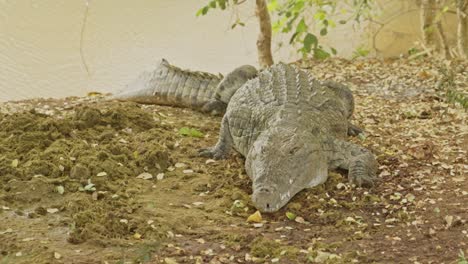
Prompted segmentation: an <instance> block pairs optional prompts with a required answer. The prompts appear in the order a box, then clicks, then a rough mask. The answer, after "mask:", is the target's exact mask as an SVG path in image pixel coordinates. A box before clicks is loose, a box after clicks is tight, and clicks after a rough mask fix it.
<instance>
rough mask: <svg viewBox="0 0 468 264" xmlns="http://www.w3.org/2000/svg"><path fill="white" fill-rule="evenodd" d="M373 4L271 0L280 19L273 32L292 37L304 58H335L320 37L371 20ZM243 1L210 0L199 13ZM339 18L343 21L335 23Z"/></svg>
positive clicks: (365, 1) (271, 8) (353, 0)
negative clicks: (342, 25)
mask: <svg viewBox="0 0 468 264" xmlns="http://www.w3.org/2000/svg"><path fill="white" fill-rule="evenodd" d="M373 1H374V0H343V1H327V0H269V1H268V10H269V11H270V13H271V14H272V15H273V17H275V18H276V19H277V20H276V21H274V22H273V24H272V31H273V32H274V33H283V34H291V37H290V39H289V43H290V44H291V45H297V46H298V47H299V48H298V52H300V53H302V55H303V56H308V55H309V54H312V56H313V57H314V58H316V59H325V58H328V57H330V56H331V55H336V53H337V51H336V49H334V48H333V47H327V48H325V47H323V46H322V45H319V38H320V37H323V36H326V35H328V33H329V32H330V31H331V30H332V29H333V28H335V27H337V24H338V25H339V24H346V23H348V22H349V21H356V22H360V21H361V20H362V18H363V17H365V18H367V17H369V16H370V10H371V4H372V3H373ZM244 2H246V1H242V0H210V1H209V2H208V4H207V5H206V6H203V7H202V8H200V9H199V10H198V12H197V16H201V15H206V14H207V13H208V12H209V11H210V10H211V9H216V8H219V9H221V10H225V9H226V8H227V7H229V6H235V5H239V4H242V3H244ZM345 7H346V8H345ZM338 17H339V18H340V20H338V21H336V19H337V18H338ZM238 25H239V26H244V23H242V22H241V21H240V20H239V18H238V19H237V20H236V22H235V23H234V24H233V25H232V26H231V28H235V27H236V26H238ZM312 25H314V27H312ZM314 28H315V29H316V30H314ZM315 31H317V32H315ZM364 53H365V52H364V50H360V53H358V55H359V56H363V54H364ZM367 53H368V52H367ZM366 55H367V54H366Z"/></svg>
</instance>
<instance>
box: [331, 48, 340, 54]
mask: <svg viewBox="0 0 468 264" xmlns="http://www.w3.org/2000/svg"><path fill="white" fill-rule="evenodd" d="M330 49H331V52H332V54H333V55H336V54H337V53H338V52H337V51H336V49H335V48H333V47H330Z"/></svg>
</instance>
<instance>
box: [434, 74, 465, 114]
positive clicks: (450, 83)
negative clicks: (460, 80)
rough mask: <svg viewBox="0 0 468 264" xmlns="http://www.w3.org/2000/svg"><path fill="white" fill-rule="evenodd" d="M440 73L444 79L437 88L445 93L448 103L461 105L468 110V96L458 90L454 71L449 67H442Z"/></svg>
mask: <svg viewBox="0 0 468 264" xmlns="http://www.w3.org/2000/svg"><path fill="white" fill-rule="evenodd" d="M439 72H440V73H441V74H442V78H441V80H439V82H438V85H437V88H438V89H439V90H441V91H442V92H445V97H446V99H447V101H448V102H449V103H459V104H460V105H461V106H462V107H463V108H464V109H468V95H467V94H466V93H462V92H461V91H458V90H457V89H456V88H457V84H456V83H455V73H454V71H453V70H452V69H449V68H447V67H441V68H439Z"/></svg>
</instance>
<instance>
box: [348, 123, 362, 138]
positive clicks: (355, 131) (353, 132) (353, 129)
mask: <svg viewBox="0 0 468 264" xmlns="http://www.w3.org/2000/svg"><path fill="white" fill-rule="evenodd" d="M363 132H364V131H363V130H362V129H361V128H359V127H358V126H356V125H353V124H351V123H348V136H357V135H359V134H361V133H363Z"/></svg>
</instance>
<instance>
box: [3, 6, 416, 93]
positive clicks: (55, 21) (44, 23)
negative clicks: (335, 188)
mask: <svg viewBox="0 0 468 264" xmlns="http://www.w3.org/2000/svg"><path fill="white" fill-rule="evenodd" d="M382 1H383V0H382ZM386 1H388V2H391V3H393V9H395V8H396V10H398V9H401V7H400V6H399V5H398V4H396V3H400V5H401V6H403V5H404V4H405V3H406V2H407V1H406V0H394V1H389V0H386ZM87 3H89V4H88V5H87ZM205 3H207V1H206V0H132V1H128V0H89V2H88V1H86V0H0V101H6V100H19V99H26V98H32V97H63V96H69V95H85V94H86V93H87V92H90V91H101V92H114V91H117V90H119V89H121V88H122V87H124V85H125V84H127V83H128V82H130V81H131V80H132V79H133V78H135V77H136V76H137V75H138V74H139V73H140V72H141V71H143V70H144V69H149V68H151V67H154V65H155V64H156V63H157V62H158V61H159V60H160V58H166V59H168V60H169V62H171V63H173V64H175V65H177V66H180V67H183V68H190V69H194V70H204V71H209V72H214V73H217V72H221V73H226V72H228V71H229V70H231V69H233V68H235V67H237V66H239V65H242V64H253V65H257V64H256V62H257V55H256V47H255V41H256V38H257V20H256V17H255V16H254V13H253V10H254V6H253V5H254V1H248V2H247V3H246V5H245V6H244V7H243V8H242V9H241V10H238V14H239V16H240V17H241V18H243V21H244V22H246V26H245V27H241V28H238V29H235V30H231V29H230V25H231V23H232V22H233V21H234V20H235V17H236V15H237V14H236V12H230V11H227V12H221V11H214V12H211V13H210V14H208V15H207V16H204V17H195V13H196V11H197V10H198V9H199V8H200V7H201V6H203V4H205ZM408 8H409V7H408ZM86 12H87V14H88V15H87V17H86V21H85V19H84V18H85V13H86ZM412 16H413V17H416V21H417V19H418V16H417V14H416V16H415V15H414V14H412ZM398 21H400V19H398ZM401 21H402V23H404V24H405V25H404V27H405V28H408V25H411V24H415V23H414V19H413V18H412V19H411V20H408V19H406V20H401ZM84 22H85V23H84ZM83 24H85V25H84V30H83ZM412 30H413V31H415V30H414V27H413V29H412ZM382 32H383V35H385V34H387V36H388V37H387V38H386V39H384V40H383V41H381V43H383V44H382V45H383V47H384V48H383V49H381V50H383V51H385V50H389V49H394V50H396V53H398V52H399V50H401V47H400V46H399V45H394V43H393V41H394V39H395V37H394V35H392V34H388V33H385V30H384V31H382ZM398 32H400V33H401V29H399V31H398ZM416 32H417V30H416ZM360 33H362V32H359V31H356V30H355V29H353V28H351V27H347V28H346V27H345V28H340V29H335V30H334V31H333V33H332V35H330V39H329V41H328V42H329V43H331V44H332V46H334V47H335V48H337V49H338V50H339V51H340V54H341V55H345V56H346V55H350V54H352V51H353V49H354V48H355V47H356V46H359V45H360V44H361V43H362V40H361V38H360ZM409 35H411V32H410V34H409ZM401 36H402V34H400V35H399V39H398V41H400V43H401V39H402V37H401ZM288 38H289V36H284V35H282V36H275V43H276V44H277V43H279V42H281V41H282V40H287V39H288ZM412 41H413V40H411V42H409V43H412ZM407 42H408V41H407ZM286 43H287V42H286ZM276 46H277V45H274V47H273V50H274V56H275V59H276V60H277V61H278V60H292V59H295V58H297V55H292V54H291V53H292V51H294V49H293V48H291V47H286V48H283V49H281V50H278V49H277V47H276ZM403 50H404V49H403ZM393 53H395V52H393Z"/></svg>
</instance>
